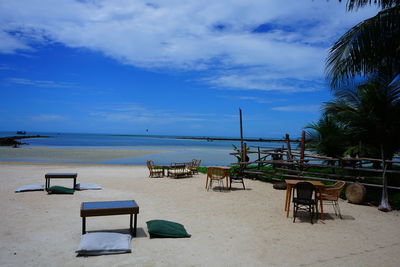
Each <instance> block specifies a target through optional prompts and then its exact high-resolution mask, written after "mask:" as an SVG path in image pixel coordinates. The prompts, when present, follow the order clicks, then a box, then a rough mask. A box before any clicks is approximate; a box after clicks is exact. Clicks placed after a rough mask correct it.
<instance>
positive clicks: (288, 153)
mask: <svg viewBox="0 0 400 267" xmlns="http://www.w3.org/2000/svg"><path fill="white" fill-rule="evenodd" d="M285 140H286V145H287V159H288V160H289V161H290V160H292V148H291V147H290V138H289V134H286V136H285Z"/></svg>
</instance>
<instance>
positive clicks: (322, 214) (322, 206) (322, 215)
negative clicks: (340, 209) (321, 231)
mask: <svg viewBox="0 0 400 267" xmlns="http://www.w3.org/2000/svg"><path fill="white" fill-rule="evenodd" d="M319 204H320V207H321V216H320V218H321V220H324V219H325V217H324V205H323V203H322V195H321V194H319ZM317 209H318V205H317ZM317 212H318V210H317Z"/></svg>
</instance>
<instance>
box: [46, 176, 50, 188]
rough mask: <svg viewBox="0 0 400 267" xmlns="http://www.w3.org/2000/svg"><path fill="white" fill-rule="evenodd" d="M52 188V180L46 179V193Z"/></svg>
mask: <svg viewBox="0 0 400 267" xmlns="http://www.w3.org/2000/svg"><path fill="white" fill-rule="evenodd" d="M49 187H50V178H46V191H47V190H48V189H49Z"/></svg>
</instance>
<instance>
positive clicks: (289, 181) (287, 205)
mask: <svg viewBox="0 0 400 267" xmlns="http://www.w3.org/2000/svg"><path fill="white" fill-rule="evenodd" d="M285 182H286V184H287V187H286V201H285V211H286V217H289V211H290V200H291V197H292V191H293V187H294V185H295V184H297V183H299V182H309V183H311V184H313V185H314V186H315V189H316V190H319V188H321V187H324V186H325V185H324V184H323V183H321V182H320V181H305V180H294V179H286V180H285ZM318 195H320V194H318ZM317 201H319V202H320V205H321V220H323V219H324V208H323V205H322V202H321V201H322V200H321V199H317ZM317 208H318V203H317ZM317 211H318V209H317Z"/></svg>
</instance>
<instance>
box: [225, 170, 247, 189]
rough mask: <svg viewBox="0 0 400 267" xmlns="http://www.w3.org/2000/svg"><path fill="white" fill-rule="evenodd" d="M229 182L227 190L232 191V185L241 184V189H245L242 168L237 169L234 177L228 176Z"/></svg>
mask: <svg viewBox="0 0 400 267" xmlns="http://www.w3.org/2000/svg"><path fill="white" fill-rule="evenodd" d="M229 180H230V181H229V189H232V183H241V184H242V185H243V189H246V187H245V186H244V181H243V167H239V168H238V169H237V174H236V175H230V176H229Z"/></svg>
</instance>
